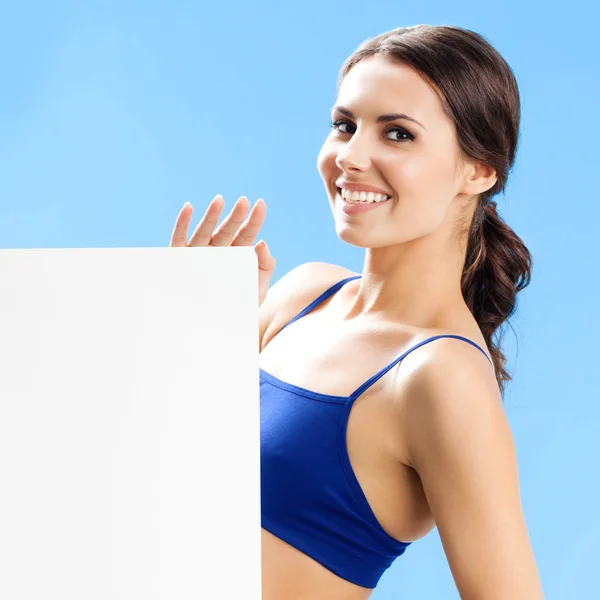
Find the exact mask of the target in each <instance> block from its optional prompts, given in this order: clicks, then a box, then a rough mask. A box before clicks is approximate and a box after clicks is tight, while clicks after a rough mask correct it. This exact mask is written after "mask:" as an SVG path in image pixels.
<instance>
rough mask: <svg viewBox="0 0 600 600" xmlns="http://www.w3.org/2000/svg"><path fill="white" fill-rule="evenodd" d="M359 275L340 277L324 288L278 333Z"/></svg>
mask: <svg viewBox="0 0 600 600" xmlns="http://www.w3.org/2000/svg"><path fill="white" fill-rule="evenodd" d="M360 277H362V276H361V275H354V276H352V277H348V278H346V279H342V281H338V282H337V283H336V284H334V285H332V286H331V287H330V288H329V289H327V290H325V291H324V292H323V293H322V294H321V295H320V296H319V297H318V298H316V299H315V300H313V301H312V302H311V303H310V304H309V305H308V306H307V307H306V308H305V309H304V310H302V311H301V312H299V313H298V314H297V315H296V316H295V317H294V318H293V319H292V320H291V321H288V322H287V323H286V324H285V325H284V326H283V327H282V328H281V329H280V330H279V333H281V332H282V331H283V330H284V329H285V328H286V327H287V326H288V325H291V324H292V323H293V322H294V321H297V320H298V319H300V318H302V317H303V316H304V315H305V314H307V313H309V312H310V311H311V310H312V309H313V308H315V306H317V305H319V304H321V302H324V301H325V300H327V298H329V297H330V296H333V294H335V293H336V292H337V291H338V290H339V289H340V288H341V287H342V286H344V285H345V284H346V283H348V282H349V281H352V280H353V279H358V278H360Z"/></svg>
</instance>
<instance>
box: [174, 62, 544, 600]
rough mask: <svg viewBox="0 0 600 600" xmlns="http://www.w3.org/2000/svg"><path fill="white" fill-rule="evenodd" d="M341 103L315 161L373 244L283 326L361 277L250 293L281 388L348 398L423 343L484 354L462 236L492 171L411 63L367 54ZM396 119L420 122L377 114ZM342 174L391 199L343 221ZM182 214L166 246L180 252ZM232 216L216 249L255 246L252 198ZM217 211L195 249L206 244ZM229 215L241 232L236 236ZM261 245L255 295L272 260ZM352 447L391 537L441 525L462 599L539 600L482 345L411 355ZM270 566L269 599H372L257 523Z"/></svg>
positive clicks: (366, 397)
mask: <svg viewBox="0 0 600 600" xmlns="http://www.w3.org/2000/svg"><path fill="white" fill-rule="evenodd" d="M336 105H337V106H338V107H339V106H341V107H342V110H340V109H339V108H336V109H334V112H333V115H332V116H333V120H334V128H333V129H332V132H331V134H330V136H329V137H328V138H327V140H326V142H325V144H324V145H323V148H322V150H321V153H320V155H319V161H318V166H319V172H320V174H321V177H322V178H323V181H324V184H325V188H326V191H327V194H328V197H329V202H330V206H331V209H332V214H333V216H334V220H335V226H336V232H337V234H338V236H339V237H340V238H341V239H342V240H343V241H346V242H347V243H350V244H352V245H355V246H359V247H362V248H365V262H364V267H363V271H362V278H361V279H360V280H356V281H352V282H350V283H348V284H346V285H345V286H344V287H343V288H342V289H341V290H339V291H338V293H336V294H335V295H334V296H333V297H332V298H330V299H329V300H328V301H326V302H324V303H322V304H321V305H320V306H318V307H317V308H315V309H314V310H313V311H312V312H311V313H309V314H308V315H306V316H304V317H303V318H302V319H299V320H298V321H296V322H295V323H294V324H292V325H291V326H290V327H288V328H286V329H285V330H284V331H282V332H281V333H280V334H279V331H280V330H281V328H282V327H283V325H284V324H285V323H286V322H287V321H289V320H290V319H291V318H293V317H294V316H295V315H296V314H297V313H298V312H299V311H300V310H301V309H303V308H304V307H305V306H306V305H308V304H309V303H310V302H311V301H312V300H314V299H315V298H316V297H317V296H319V295H320V294H321V293H322V292H323V291H324V290H325V289H327V288H328V287H330V286H331V285H333V284H334V283H336V282H338V281H340V280H342V279H344V278H346V277H349V276H350V275H353V274H354V273H352V272H350V271H348V270H346V269H344V268H342V267H338V266H335V265H328V264H325V263H309V264H306V265H301V266H300V267H297V268H296V269H294V270H292V271H291V272H290V273H288V274H286V275H285V276H284V277H282V278H281V279H280V280H279V281H278V282H277V283H276V284H274V285H273V286H272V287H271V288H270V289H269V290H268V293H267V292H265V294H264V296H263V297H262V299H260V302H261V304H260V310H259V316H260V366H261V367H262V368H263V369H264V370H265V371H267V372H268V373H270V374H271V375H274V376H275V377H278V378H279V379H282V380H284V381H286V382H288V383H291V384H294V385H297V386H301V387H304V388H308V389H310V390H312V391H315V392H319V393H323V394H332V395H336V396H348V395H349V394H351V393H352V392H353V391H354V390H355V389H357V388H358V387H359V385H360V384H362V383H363V382H364V381H366V380H367V379H368V378H369V377H371V376H372V375H373V374H374V373H376V372H377V371H379V370H380V369H381V368H382V367H384V366H385V365H387V364H388V363H390V362H392V361H393V360H394V359H395V358H396V357H398V356H399V355H400V354H402V352H403V351H404V350H406V349H408V348H410V347H411V346H413V345H414V344H416V343H417V342H419V341H421V340H423V339H425V338H428V337H431V336H433V335H437V334H446V333H448V334H457V335H462V336H464V337H467V338H469V339H471V340H472V341H474V342H475V343H477V344H479V345H480V346H481V347H482V348H483V349H484V350H486V351H488V352H489V350H487V349H486V346H485V341H484V339H483V336H482V334H481V331H480V329H479V326H478V324H477V323H476V321H475V320H474V318H473V316H472V314H471V312H470V311H469V309H468V307H467V306H466V304H465V302H464V299H463V297H462V292H461V289H460V277H461V273H462V268H463V265H464V258H465V252H466V241H465V240H464V239H461V238H460V237H459V236H457V230H458V224H461V223H464V222H467V223H468V222H469V219H470V218H472V215H473V211H474V208H475V200H476V199H477V195H478V194H481V193H482V192H484V191H485V190H487V189H489V188H490V187H491V186H492V185H493V184H494V182H495V180H496V174H495V173H494V172H493V170H492V169H490V168H489V167H488V166H486V165H484V164H481V163H478V162H476V161H472V160H469V158H468V157H465V156H462V155H461V153H460V150H459V147H458V144H457V140H456V132H455V131H454V128H453V124H452V122H451V121H450V120H449V119H448V117H447V115H446V114H445V113H444V111H443V109H442V105H441V103H440V100H439V98H438V97H437V95H436V93H435V91H434V90H433V89H432V88H431V87H430V86H429V85H428V84H427V83H426V82H425V81H424V80H423V79H422V78H421V77H420V76H419V75H418V74H417V73H416V72H414V71H412V70H411V69H409V68H408V67H405V66H403V65H399V64H395V63H391V62H388V61H387V60H386V59H384V58H381V57H375V58H370V59H366V60H364V61H361V62H360V63H358V65H356V66H355V67H354V68H353V69H352V70H351V71H350V73H349V74H348V75H347V76H346V78H345V79H344V81H343V82H342V84H341V86H340V90H339V97H338V100H337V103H336ZM349 114H351V115H352V116H348V115H349ZM389 114H406V115H409V116H410V117H412V119H414V120H416V121H418V122H419V124H416V123H415V122H414V121H410V120H409V119H406V118H405V117H398V118H396V119H392V120H390V119H379V117H380V116H381V115H389ZM340 182H342V184H343V183H344V182H345V183H349V184H352V183H354V184H357V185H369V186H374V187H377V188H379V189H381V190H383V191H384V193H387V194H388V195H389V196H391V198H390V199H389V200H387V201H386V202H385V203H382V205H381V206H378V207H376V208H374V209H373V210H370V211H368V212H363V213H360V214H349V213H348V212H346V210H345V209H344V200H343V199H342V198H341V196H340V194H339V192H338V187H340ZM186 210H189V209H186V208H184V210H183V211H182V214H180V216H179V219H178V224H177V225H176V232H174V239H175V240H176V242H177V243H175V244H173V243H172V245H186V243H185V242H186V240H187V227H188V226H189V222H190V218H191V215H189V214H188V213H186V212H185V211H186ZM210 210H211V209H209V211H210ZM234 210H237V211H238V212H237V213H236V215H235V217H232V218H231V219H229V221H228V220H227V219H226V220H225V222H227V225H226V227H225V229H226V230H227V234H226V235H224V234H223V229H221V228H220V229H219V230H217V231H218V233H217V234H216V238H215V239H217V243H218V244H220V245H226V244H227V240H229V243H232V244H234V240H237V241H236V242H235V243H241V242H240V240H244V241H243V243H245V244H251V243H253V240H254V237H255V235H256V233H253V232H254V228H256V225H257V223H258V221H260V219H261V214H262V218H264V213H261V211H262V208H260V207H259V208H258V209H257V208H256V206H255V207H254V209H253V211H254V220H253V218H252V216H251V217H250V218H249V220H248V221H247V222H246V223H245V224H244V222H243V219H244V216H245V214H244V215H242V214H241V213H242V212H243V210H242V209H240V208H237V209H234ZM246 210H247V207H246ZM214 213H216V209H214ZM214 213H211V215H210V219H209V220H208V221H206V222H204V224H203V225H202V224H201V226H200V229H201V230H202V233H201V235H199V236H197V237H196V238H195V240H196V241H195V242H194V243H191V242H190V244H189V245H207V244H208V243H209V242H207V240H209V241H210V240H211V239H212V237H214V235H211V233H210V232H211V231H212V229H210V224H209V222H210V223H213V225H212V227H213V228H214V225H215V224H216V221H214V217H215V214H214ZM182 215H183V216H182ZM205 219H206V217H205ZM249 222H252V225H250V224H249ZM260 222H261V223H262V221H260ZM233 223H237V224H238V227H239V228H244V229H243V234H242V235H239V236H237V237H236V235H237V230H236V231H234V229H235V227H233ZM184 230H185V231H184ZM256 231H257V230H256ZM252 233H253V235H251V234H252ZM192 240H194V236H192ZM198 240H202V243H199V242H198ZM234 245H235V244H234ZM259 246H261V245H260V244H258V245H257V246H256V249H257V256H258V258H259V277H261V278H262V279H261V281H262V282H263V285H262V287H261V289H264V288H265V285H264V282H265V281H267V287H268V280H269V279H270V277H271V274H272V268H274V260H273V259H272V257H271V256H270V254H268V255H267V253H268V251H265V249H264V248H263V247H262V246H261V247H260V248H259ZM261 253H262V254H261ZM261 255H262V260H261ZM261 264H262V267H261ZM316 349H318V351H317V350H316ZM324 363H326V364H327V369H326V370H324V369H323V364H324ZM346 442H347V445H348V452H349V456H350V460H351V464H352V467H353V469H354V471H355V473H356V476H357V478H358V480H359V482H360V485H361V487H362V488H363V491H364V492H365V495H366V497H367V499H368V501H369V504H370V505H371V508H372V509H373V512H374V513H375V515H376V517H377V519H378V520H379V522H380V523H381V525H382V527H383V528H384V529H385V530H386V531H387V532H388V534H389V535H391V536H392V537H395V538H396V539H398V540H401V541H415V540H418V539H419V538H422V537H423V536H424V535H425V534H426V533H427V532H429V531H430V530H431V529H432V528H433V527H434V525H435V526H437V528H438V530H439V533H440V537H441V540H442V543H443V546H444V550H445V553H446V556H447V558H448V562H449V565H450V568H451V571H452V574H453V576H454V580H455V582H456V585H457V588H458V590H459V593H460V596H461V598H462V599H463V600H505V599H506V598H510V599H511V600H540V599H541V598H543V594H542V589H541V585H540V581H539V577H538V574H537V569H536V565H535V560H534V557H533V553H532V550H531V545H530V542H529V538H528V534H527V529H526V525H525V521H524V518H523V513H522V508H521V502H520V496H519V483H518V474H517V463H516V456H515V449H514V443H513V440H512V436H511V432H510V429H509V426H508V422H507V419H506V415H505V413H504V410H503V405H502V400H501V397H500V393H499V390H498V386H497V383H496V379H495V375H494V371H493V368H492V366H491V365H490V363H489V362H488V361H487V360H486V358H485V357H484V356H483V355H482V353H481V352H480V351H479V350H477V349H476V348H474V347H472V346H471V345H469V344H466V343H464V342H462V341H460V340H455V339H440V340H436V341H435V342H432V343H430V344H427V345H424V346H422V347H420V348H418V349H417V350H415V351H414V352H413V353H411V354H410V355H408V356H407V357H406V358H405V359H404V360H403V361H401V362H400V363H399V364H398V365H397V366H396V367H395V368H394V369H391V370H390V371H389V372H388V373H386V375H384V376H383V377H382V378H381V379H380V380H379V381H378V382H377V383H376V384H375V385H374V386H373V387H372V388H370V389H369V390H367V392H365V393H364V394H363V395H362V396H361V397H360V398H359V399H358V400H357V401H356V402H355V404H354V405H353V408H352V411H351V414H350V419H349V425H348V434H347V439H346ZM408 552H410V548H409V550H408ZM400 560H402V559H401V558H400ZM262 569H263V570H262V578H263V600H283V599H285V600H309V599H310V600H365V599H366V598H368V597H369V596H370V595H371V593H372V590H370V589H366V588H363V587H360V586H357V585H354V584H353V583H350V582H348V581H346V580H343V579H341V578H340V577H338V576H336V575H334V574H333V573H331V572H330V571H328V570H327V569H326V568H325V567H323V566H322V565H320V564H319V563H317V562H316V561H314V560H313V559H311V558H310V557H308V556H306V555H305V554H303V553H301V552H299V551H298V550H296V549H295V548H293V547H291V546H290V545H289V544H287V543H285V542H284V541H283V540H280V539H278V538H277V537H275V536H273V535H271V534H270V533H268V532H266V531H264V530H263V532H262Z"/></svg>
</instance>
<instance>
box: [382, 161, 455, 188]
mask: <svg viewBox="0 0 600 600" xmlns="http://www.w3.org/2000/svg"><path fill="white" fill-rule="evenodd" d="M390 172H391V173H392V175H391V181H390V183H391V184H392V185H394V187H395V186H396V185H397V189H398V193H399V195H400V196H402V195H403V192H404V195H410V196H414V195H417V196H420V195H429V194H430V193H434V194H435V195H438V194H441V195H442V196H445V195H446V194H445V193H444V192H445V191H446V190H450V189H451V188H452V186H453V184H454V174H455V169H454V165H453V164H452V163H451V161H450V160H448V157H445V156H443V155H439V154H428V153H413V154H410V155H408V156H406V157H404V159H403V160H402V161H401V162H400V163H397V164H396V165H395V166H391V165H390Z"/></svg>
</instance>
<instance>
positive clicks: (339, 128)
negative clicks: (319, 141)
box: [331, 120, 355, 133]
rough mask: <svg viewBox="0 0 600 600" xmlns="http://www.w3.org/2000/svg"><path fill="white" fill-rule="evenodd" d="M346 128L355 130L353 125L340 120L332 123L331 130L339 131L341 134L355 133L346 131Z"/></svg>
mask: <svg viewBox="0 0 600 600" xmlns="http://www.w3.org/2000/svg"><path fill="white" fill-rule="evenodd" d="M344 127H346V128H348V127H349V128H350V129H351V130H352V129H355V127H354V125H352V123H349V122H348V121H343V120H339V121H333V122H332V123H331V128H332V129H334V130H336V131H339V132H340V133H354V131H347V130H346V131H345V130H344Z"/></svg>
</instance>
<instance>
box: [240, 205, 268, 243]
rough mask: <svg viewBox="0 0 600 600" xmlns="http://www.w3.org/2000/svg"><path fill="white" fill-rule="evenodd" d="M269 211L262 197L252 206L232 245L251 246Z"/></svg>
mask: <svg viewBox="0 0 600 600" xmlns="http://www.w3.org/2000/svg"><path fill="white" fill-rule="evenodd" d="M266 213H267V205H266V204H265V201H264V200H263V199H262V198H261V199H260V200H258V201H257V202H256V204H255V205H254V206H253V207H252V210H251V211H250V214H249V215H248V218H247V219H246V220H245V221H244V224H243V225H242V226H241V227H240V228H239V229H238V232H237V233H236V234H235V236H234V238H233V240H232V241H231V245H232V246H251V245H252V244H254V240H255V239H256V236H257V235H258V232H259V231H260V228H261V227H262V224H263V222H264V220H265V215H266Z"/></svg>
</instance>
